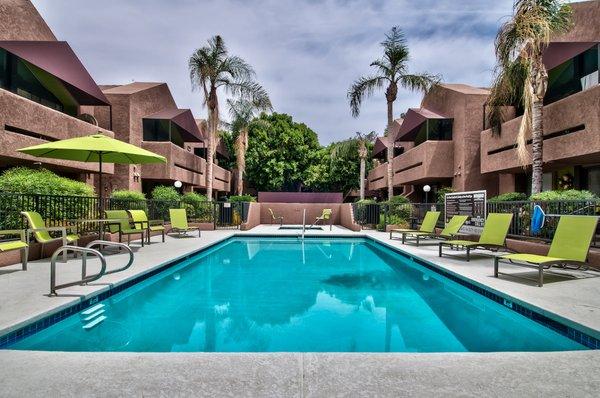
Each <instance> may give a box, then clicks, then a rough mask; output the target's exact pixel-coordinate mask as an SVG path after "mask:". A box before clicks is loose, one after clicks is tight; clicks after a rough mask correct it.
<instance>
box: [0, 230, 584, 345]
mask: <svg viewBox="0 0 600 398" xmlns="http://www.w3.org/2000/svg"><path fill="white" fill-rule="evenodd" d="M134 266H135V265H134ZM84 312H85V313H83V312H82V313H81V314H78V315H74V316H71V317H69V318H67V319H65V320H63V321H61V322H59V323H56V324H55V325H53V326H51V327H49V328H47V329H45V330H43V331H41V332H39V333H37V334H34V335H32V336H29V337H27V338H26V339H24V340H21V341H20V342H18V343H16V344H15V345H13V346H11V347H9V348H12V349H33V350H60V351H138V352H157V351H160V352H173V351H206V352H213V351H219V352H273V351H294V352H307V351H321V352H323V351H330V352H385V351H391V352H464V351H554V350H577V349H585V347H584V346H582V345H579V344H578V343H576V342H574V341H572V340H569V339H568V338H566V337H564V336H562V335H560V334H558V333H556V332H554V331H552V330H551V329H548V328H546V327H544V326H542V325H540V324H538V323H536V322H534V321H532V320H530V319H528V318H526V317H524V316H521V315H519V314H517V313H516V312H514V311H511V310H509V309H507V308H505V307H504V306H502V305H500V304H498V303H496V302H494V301H492V300H489V299H487V298H485V297H483V296H481V295H479V294H477V293H474V292H472V291H470V290H469V289H467V288H465V287H463V286H461V285H459V284H457V283H455V282H452V281H450V280H448V279H446V278H444V277H443V276H440V275H438V274H436V273H434V272H432V271H430V270H428V269H426V268H424V267H422V266H420V265H418V264H416V263H414V262H412V261H411V260H410V259H407V258H405V257H404V256H402V255H400V254H398V253H396V252H394V251H392V250H390V249H388V248H386V247H385V246H383V245H380V244H378V243H375V242H373V241H371V240H367V239H356V238H352V239H350V238H349V239H340V238H329V239H328V238H307V239H306V240H305V241H304V243H303V242H302V241H300V240H298V239H297V238H264V237H261V238H252V237H248V238H233V239H230V240H228V241H225V242H223V243H221V244H219V245H217V246H215V247H214V248H211V249H209V250H206V251H204V252H202V253H200V254H198V255H196V256H193V257H192V258H190V259H189V260H186V261H184V262H182V263H181V264H178V265H176V266H174V267H171V268H169V269H167V270H165V271H164V272H161V273H159V274H157V275H155V276H153V277H151V278H149V279H147V280H145V281H144V282H141V283H140V284H137V285H135V286H133V287H131V288H129V289H126V290H124V291H123V292H121V293H118V294H116V295H114V296H112V297H111V298H109V299H107V300H105V301H103V302H100V303H99V304H97V305H95V306H94V307H92V308H91V309H88V310H86V311H84Z"/></svg>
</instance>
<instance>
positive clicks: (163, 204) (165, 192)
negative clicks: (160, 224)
mask: <svg viewBox="0 0 600 398" xmlns="http://www.w3.org/2000/svg"><path fill="white" fill-rule="evenodd" d="M150 196H151V197H152V199H153V201H152V205H153V210H154V211H153V212H152V215H151V216H150V217H151V218H154V219H163V220H166V219H168V218H169V209H172V208H177V207H180V206H181V202H180V200H181V195H180V194H179V192H177V190H176V189H175V188H173V187H169V186H164V185H157V186H156V187H154V189H153V190H152V192H151V193H150Z"/></svg>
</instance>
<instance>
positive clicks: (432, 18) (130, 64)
mask: <svg viewBox="0 0 600 398" xmlns="http://www.w3.org/2000/svg"><path fill="white" fill-rule="evenodd" d="M33 3H34V4H35V5H36V7H37V8H38V10H39V11H40V13H41V14H42V16H43V17H44V19H45V20H46V22H47V23H48V24H49V25H50V28H51V29H52V30H53V31H54V33H55V35H56V36H57V37H58V38H59V40H66V41H68V42H69V43H70V45H71V46H72V47H73V48H74V50H75V52H76V53H77V54H78V56H79V58H80V59H81V60H82V62H83V63H84V65H85V66H86V67H87V69H88V70H89V71H90V73H91V74H92V76H93V77H94V79H95V80H96V82H97V83H98V84H124V83H129V82H132V81H160V82H167V83H168V85H169V87H170V89H171V92H172V93H173V96H174V98H175V101H176V102H177V104H178V106H179V107H180V108H191V109H192V110H193V112H194V114H195V115H196V117H206V110H205V109H203V108H202V101H201V96H200V94H199V93H198V92H192V91H191V86H190V82H189V75H188V70H187V59H188V57H189V56H190V55H191V54H192V52H193V51H194V49H196V48H198V47H200V46H202V45H204V44H205V42H206V40H207V39H208V38H209V37H211V36H213V35H215V34H220V35H221V36H223V38H224V39H225V43H226V44H227V46H228V48H229V50H230V52H231V53H232V54H236V55H239V56H241V57H242V58H244V59H245V60H246V61H247V62H249V63H250V64H251V65H253V66H254V68H255V70H256V73H257V80H258V81H259V82H260V83H261V84H262V85H264V86H265V88H266V89H267V90H268V92H269V94H270V95H271V100H272V102H273V105H274V107H275V110H276V111H277V112H285V113H289V114H291V115H292V116H293V117H294V119H295V120H296V121H300V122H304V123H306V124H307V125H308V126H309V127H311V128H312V129H313V130H315V131H316V132H317V133H318V134H319V140H320V142H321V143H322V144H327V143H329V142H331V141H335V140H340V139H344V138H347V137H349V136H352V135H353V134H354V132H355V131H365V132H366V131H371V130H375V131H377V132H378V133H381V132H382V131H383V129H384V128H385V124H386V106H385V100H384V94H383V92H381V93H377V94H375V95H374V96H373V97H372V98H371V99H369V100H367V101H366V102H364V105H363V108H362V111H361V115H360V117H359V118H356V119H355V118H353V117H352V116H351V115H350V112H349V107H348V101H347V99H346V92H347V90H348V87H349V86H350V84H351V83H352V81H353V80H354V79H356V78H357V77H359V76H361V75H365V74H368V73H370V67H369V64H370V63H371V61H372V60H374V59H376V58H378V57H379V56H380V47H379V43H380V42H381V40H382V39H383V38H384V34H385V32H386V31H387V30H389V29H390V28H391V27H392V26H394V25H398V26H400V27H401V28H402V29H404V31H405V33H406V36H407V39H408V44H409V47H410V51H411V61H410V71H411V72H423V71H427V72H430V73H438V74H441V75H442V76H443V79H444V81H445V82H449V83H466V84H471V85H474V86H488V85H489V84H490V81H491V72H492V68H493V65H494V56H493V47H492V46H493V39H494V35H495V33H496V30H497V28H498V26H499V24H500V23H501V22H502V21H503V20H504V18H506V17H507V16H508V15H509V14H510V12H511V7H512V0H397V1H386V0H373V1H366V0H365V1H353V0H323V1H318V0H306V1H301V0H265V1H252V0H245V1H244V0H215V1H201V0H170V1H166V0H162V1H160V0H144V1H142V0H102V1H98V0H33ZM420 98H421V96H420V95H419V94H414V93H409V92H405V91H401V92H400V93H399V99H398V100H397V101H396V103H395V108H394V112H395V117H398V116H399V115H400V113H401V112H404V111H405V110H406V108H408V107H417V106H419V103H420ZM222 103H224V101H222Z"/></svg>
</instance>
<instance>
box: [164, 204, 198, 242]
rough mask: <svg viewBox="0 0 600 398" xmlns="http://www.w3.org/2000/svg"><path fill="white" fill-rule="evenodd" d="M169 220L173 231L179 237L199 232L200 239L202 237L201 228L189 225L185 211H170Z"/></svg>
mask: <svg viewBox="0 0 600 398" xmlns="http://www.w3.org/2000/svg"><path fill="white" fill-rule="evenodd" d="M169 218H170V219H171V231H172V232H176V233H177V235H179V236H181V235H187V234H188V232H190V231H198V237H200V236H201V232H200V228H198V227H190V226H189V225H188V220H187V212H186V211H185V209H169Z"/></svg>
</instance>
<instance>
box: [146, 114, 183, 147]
mask: <svg viewBox="0 0 600 398" xmlns="http://www.w3.org/2000/svg"><path fill="white" fill-rule="evenodd" d="M142 125H143V131H144V141H164V142H172V143H173V144H175V145H177V146H179V147H181V148H183V147H184V145H183V142H184V141H183V135H182V132H181V129H180V127H179V126H177V125H176V124H175V123H173V122H172V121H171V120H165V119H142Z"/></svg>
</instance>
